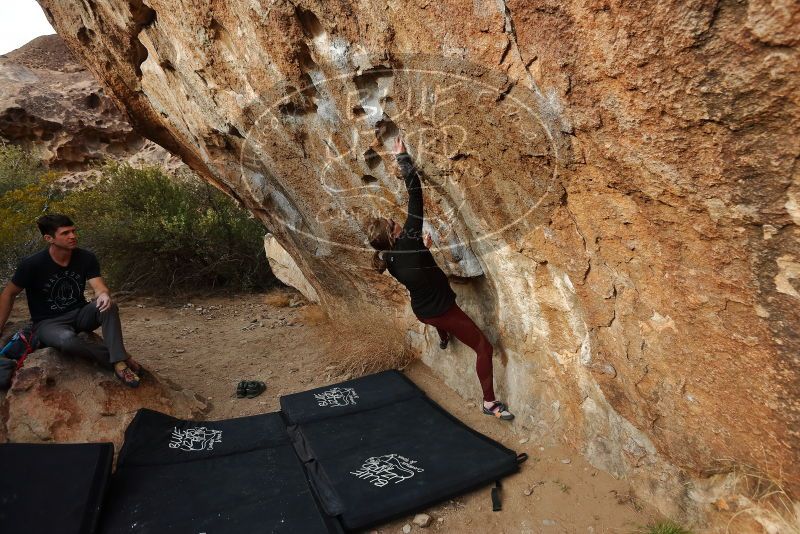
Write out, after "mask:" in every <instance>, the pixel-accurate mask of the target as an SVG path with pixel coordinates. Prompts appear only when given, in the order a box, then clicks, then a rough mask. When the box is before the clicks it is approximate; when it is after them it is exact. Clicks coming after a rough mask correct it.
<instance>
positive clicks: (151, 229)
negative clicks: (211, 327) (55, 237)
mask: <svg viewBox="0 0 800 534" xmlns="http://www.w3.org/2000/svg"><path fill="white" fill-rule="evenodd" d="M60 209H62V211H63V212H64V213H66V214H67V215H70V216H71V217H72V218H73V220H74V221H75V222H76V224H77V225H78V226H79V228H80V232H81V234H80V235H81V243H82V244H83V246H85V247H87V248H89V249H91V250H93V251H94V252H95V253H96V254H97V255H98V257H99V258H100V259H101V264H102V265H103V272H104V275H105V276H106V277H108V278H109V279H110V280H111V282H112V283H113V284H114V287H116V288H118V289H129V290H137V291H139V292H142V291H145V292H146V291H152V292H161V291H164V290H192V289H212V288H218V287H223V286H224V287H226V288H229V289H232V290H252V289H259V288H264V287H267V286H269V285H271V284H272V283H273V281H274V276H273V275H272V273H271V271H270V269H269V265H268V263H267V260H266V256H265V253H264V246H263V236H264V227H263V226H262V225H261V224H260V223H259V222H258V221H256V220H254V219H252V218H251V217H250V216H249V214H248V213H247V212H246V211H245V210H244V209H241V208H239V207H238V206H237V205H236V204H235V203H234V202H233V200H231V199H230V198H228V197H227V196H225V195H224V194H222V193H221V192H220V191H218V190H217V189H216V188H214V187H212V186H211V185H209V184H207V183H206V182H203V181H201V180H199V179H198V178H196V177H195V176H193V175H189V174H186V175H183V176H178V177H175V176H167V175H166V174H164V173H163V172H162V171H161V170H160V169H158V168H145V169H135V168H132V167H130V166H127V165H116V164H114V165H108V166H106V167H105V168H104V169H103V175H102V178H101V179H100V181H99V182H98V183H96V184H95V185H94V186H92V187H91V188H86V189H84V190H81V191H76V192H72V193H70V194H69V195H68V196H67V197H66V198H65V199H64V200H63V202H61V204H60Z"/></svg>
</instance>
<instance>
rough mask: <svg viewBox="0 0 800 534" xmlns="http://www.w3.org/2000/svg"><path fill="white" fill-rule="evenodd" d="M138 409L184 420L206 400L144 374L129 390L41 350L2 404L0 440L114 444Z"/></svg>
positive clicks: (89, 366)
mask: <svg viewBox="0 0 800 534" xmlns="http://www.w3.org/2000/svg"><path fill="white" fill-rule="evenodd" d="M140 408H149V409H151V410H157V411H160V412H163V413H167V414H170V415H174V416H175V417H180V418H197V417H201V416H202V415H203V414H204V413H205V411H206V409H207V406H206V403H205V401H204V400H203V399H201V398H200V397H198V396H197V395H195V394H194V393H192V392H191V391H187V390H181V388H180V387H179V386H177V385H176V384H173V383H170V382H167V381H164V380H163V379H161V378H159V377H157V376H156V375H154V374H152V373H150V372H146V373H144V377H143V380H142V383H141V384H140V386H139V387H138V388H136V389H132V388H129V387H127V386H125V385H123V384H122V383H121V382H120V381H119V380H117V379H116V378H115V377H114V375H113V373H112V372H111V370H110V369H106V368H101V367H100V366H99V365H97V364H94V363H92V362H90V361H85V360H81V359H74V358H67V357H64V356H62V355H61V354H60V353H59V352H57V351H56V350H54V349H41V350H38V351H36V352H34V353H32V354H31V355H30V356H28V359H27V360H26V361H25V365H24V366H23V367H22V369H20V370H19V371H18V372H17V374H16V376H15V377H14V381H13V383H12V386H11V388H10V389H9V390H8V392H7V393H6V395H5V399H4V400H3V401H2V403H0V438H1V437H2V436H3V435H5V438H6V440H7V441H9V442H14V443H45V442H58V443H62V442H64V443H79V442H97V441H110V442H113V443H114V445H115V447H116V450H117V451H119V449H120V447H121V446H122V441H123V437H124V432H125V429H126V428H127V426H128V424H129V423H130V422H131V419H133V416H134V415H135V413H136V411H137V410H138V409H140Z"/></svg>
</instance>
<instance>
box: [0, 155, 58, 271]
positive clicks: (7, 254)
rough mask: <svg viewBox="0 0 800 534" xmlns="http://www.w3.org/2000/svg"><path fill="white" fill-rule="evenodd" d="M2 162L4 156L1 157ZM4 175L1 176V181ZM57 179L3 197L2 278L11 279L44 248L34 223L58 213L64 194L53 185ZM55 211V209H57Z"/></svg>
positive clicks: (49, 177) (43, 178)
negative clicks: (20, 265) (24, 260)
mask: <svg viewBox="0 0 800 534" xmlns="http://www.w3.org/2000/svg"><path fill="white" fill-rule="evenodd" d="M0 158H1V156H0ZM2 176H3V175H2V174H0V178H1V177H2ZM57 178H58V176H57V175H55V174H50V173H48V174H44V175H41V176H38V177H36V178H35V180H34V181H32V182H30V183H28V184H27V185H23V186H21V187H19V188H15V189H10V190H7V191H5V192H3V193H2V194H0V277H2V279H4V280H5V279H7V278H9V277H10V276H11V274H12V273H13V271H14V269H15V268H16V266H17V264H18V263H19V261H20V260H21V259H22V258H24V257H25V256H28V255H29V254H33V253H34V252H36V251H37V250H39V249H40V248H42V247H43V246H44V243H43V242H42V236H41V234H40V233H39V230H38V229H37V228H36V224H35V221H36V219H37V218H38V217H39V216H41V215H42V214H43V213H46V212H47V211H48V210H50V211H55V210H56V209H57V207H58V204H59V202H60V200H61V198H62V193H61V192H60V191H59V189H58V188H57V187H54V183H55V181H56V180H57ZM54 208H55V209H54Z"/></svg>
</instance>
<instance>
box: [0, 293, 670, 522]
mask: <svg viewBox="0 0 800 534" xmlns="http://www.w3.org/2000/svg"><path fill="white" fill-rule="evenodd" d="M290 303H291V304H293V305H294V306H291V305H290ZM20 304H22V303H18V305H17V306H16V309H15V310H14V316H13V317H12V318H20V319H21V318H22V316H23V314H24V312H25V311H26V310H25V309H24V304H22V305H20ZM120 308H121V316H122V320H123V329H124V333H125V341H126V346H127V348H128V350H129V352H130V353H131V354H132V355H134V357H136V358H137V359H138V361H139V362H141V363H142V364H143V365H144V366H145V367H147V368H148V369H150V370H151V371H153V372H155V373H157V374H159V375H161V376H163V377H166V378H169V379H171V380H173V381H174V382H176V383H178V384H180V385H182V386H183V387H185V388H187V389H190V390H192V391H194V392H196V393H198V394H199V395H201V396H202V397H205V398H206V399H207V400H208V402H209V403H210V411H209V414H208V419H223V418H229V417H237V416H243V415H252V414H258V413H263V412H270V411H275V410H278V397H279V396H280V395H283V394H288V393H293V392H296V391H303V390H306V389H310V388H314V387H318V386H322V385H325V384H328V383H331V382H335V381H338V380H341V379H342V377H336V376H331V374H332V373H333V372H334V366H333V365H332V362H334V361H336V358H337V357H338V355H340V354H341V351H343V350H347V345H346V343H347V340H342V339H339V337H341V336H337V335H336V334H337V332H336V330H335V328H334V326H333V325H331V324H329V323H328V322H327V321H326V320H325V319H324V317H323V315H322V314H321V312H320V311H319V309H318V308H317V307H316V306H313V305H305V304H303V303H302V297H299V296H298V294H297V293H294V292H290V291H284V290H276V291H274V292H272V293H270V294H267V295H241V296H233V295H232V296H216V297H204V298H200V299H188V300H187V299H181V300H175V301H172V302H158V301H156V300H154V299H147V298H145V299H131V300H128V301H124V302H121V303H120ZM405 372H406V373H407V375H408V376H409V377H410V378H411V379H412V380H413V381H414V382H415V383H416V384H417V385H418V386H419V387H421V388H422V389H423V390H424V391H425V392H426V393H427V394H428V395H429V396H430V397H431V398H433V399H434V400H435V401H436V402H438V403H439V404H440V405H442V406H443V407H444V408H446V409H447V410H448V411H450V412H451V413H452V414H453V415H455V416H456V417H457V418H459V419H460V420H461V421H463V422H465V423H466V424H468V425H469V426H471V427H472V428H475V429H477V430H478V431H480V432H482V433H484V434H486V435H488V436H490V437H491V438H493V439H495V440H497V441H499V442H500V443H502V444H504V445H505V446H507V447H509V448H511V449H514V450H516V451H518V452H526V453H528V454H529V455H530V460H528V461H527V462H526V463H524V464H523V465H522V469H521V471H520V472H519V473H518V474H516V475H514V476H511V477H508V478H507V479H505V480H504V481H503V490H502V499H503V510H502V511H501V512H492V505H491V498H490V488H489V487H486V488H483V489H479V490H476V491H474V492H472V493H470V494H467V495H464V496H462V497H459V498H457V499H453V500H450V501H447V502H445V503H442V504H440V505H438V506H434V507H432V508H430V509H428V510H427V511H426V513H427V514H429V515H430V516H431V517H432V518H433V521H432V523H431V525H430V526H428V527H427V528H425V529H423V528H420V527H417V526H415V525H413V524H412V527H413V528H412V532H419V531H425V530H427V531H435V532H441V533H464V532H476V533H482V532H492V533H531V534H533V533H536V534H538V533H546V534H550V533H570V534H572V533H581V534H591V533H594V534H600V533H626V534H629V533H633V532H636V531H637V530H639V529H640V528H641V527H642V526H643V525H645V524H647V523H649V522H651V521H653V520H654V519H655V518H658V515H657V513H656V512H655V511H654V510H653V509H651V508H650V507H648V506H647V505H644V504H643V503H640V502H639V501H638V500H637V499H636V497H635V496H634V495H633V494H632V493H631V490H630V488H629V486H628V485H627V484H626V483H625V482H624V481H619V480H615V479H614V478H613V477H612V476H611V475H610V474H608V473H606V472H604V471H600V470H597V469H595V468H593V467H592V466H591V465H589V464H588V463H586V462H585V461H584V460H583V459H582V457H581V456H580V455H578V454H577V453H576V452H575V451H572V450H569V449H568V448H562V447H549V448H545V447H541V446H540V445H539V444H537V443H535V442H534V441H531V440H529V439H528V438H526V436H524V435H521V434H519V433H516V432H515V431H514V430H513V428H512V427H511V426H510V425H509V424H507V423H504V422H502V421H497V420H494V419H492V418H489V417H486V416H485V415H483V414H482V413H481V412H480V409H479V407H478V402H479V400H480V399H472V400H469V399H464V398H462V397H460V396H459V395H458V394H456V393H455V392H454V391H452V390H451V389H449V388H448V387H447V386H445V385H444V383H443V381H442V380H441V379H440V378H439V377H437V376H436V375H435V374H434V373H433V372H432V371H431V370H430V369H429V368H428V367H426V366H425V365H423V364H421V363H419V362H414V363H412V364H411V365H410V366H409V367H408V368H406V369H405ZM243 379H247V380H263V381H264V382H266V383H267V391H266V392H265V393H264V394H262V395H261V396H259V397H257V398H255V399H237V398H236V396H235V388H236V384H237V383H238V382H239V381H240V380H243ZM512 408H513V407H512ZM412 519H413V516H409V517H405V518H400V519H398V520H396V521H393V522H391V523H388V524H385V525H383V526H381V527H379V528H376V529H373V530H371V531H369V532H381V533H384V532H385V533H390V532H391V533H395V532H397V533H399V532H402V531H403V526H404V525H406V524H411V523H412Z"/></svg>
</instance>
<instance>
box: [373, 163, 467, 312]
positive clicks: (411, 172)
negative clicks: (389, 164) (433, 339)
mask: <svg viewBox="0 0 800 534" xmlns="http://www.w3.org/2000/svg"><path fill="white" fill-rule="evenodd" d="M397 163H398V164H399V165H400V170H401V171H402V173H403V179H404V180H405V182H406V189H407V190H408V217H407V218H406V223H405V224H404V225H403V233H401V234H400V236H399V237H398V238H397V240H396V241H395V244H394V248H393V249H392V250H390V251H387V252H384V254H383V257H384V259H385V260H386V265H387V267H388V269H389V272H390V273H391V274H392V276H394V277H395V278H396V279H397V280H398V281H399V282H400V283H401V284H403V285H404V286H406V288H408V293H409V295H410V296H411V309H412V310H413V311H414V314H415V315H416V316H417V317H420V318H423V319H424V318H427V317H436V316H437V315H442V314H443V313H445V312H446V311H447V310H448V309H450V307H451V306H452V305H453V302H455V299H456V294H455V293H453V290H452V289H450V284H449V283H448V281H447V276H446V275H445V274H444V272H442V270H441V269H440V268H439V266H438V265H436V261H435V260H434V259H433V255H431V253H430V251H429V250H428V249H427V248H425V244H424V243H423V241H422V220H423V208H422V184H420V180H419V175H418V174H417V171H416V169H415V168H414V165H413V163H412V162H411V156H409V155H408V154H407V153H405V152H404V153H402V154H398V155H397Z"/></svg>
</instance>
